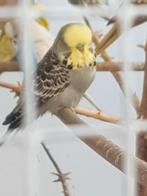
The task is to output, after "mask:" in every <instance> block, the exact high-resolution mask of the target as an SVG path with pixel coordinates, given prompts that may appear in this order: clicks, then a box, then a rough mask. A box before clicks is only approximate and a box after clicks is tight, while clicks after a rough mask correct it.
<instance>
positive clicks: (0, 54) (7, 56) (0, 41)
mask: <svg viewBox="0 0 147 196" xmlns="http://www.w3.org/2000/svg"><path fill="white" fill-rule="evenodd" d="M15 55H16V54H15V52H14V50H13V48H12V46H11V41H10V40H9V37H8V36H7V35H3V36H2V37H1V38H0V62H8V61H10V60H12V59H13V58H14V57H15Z"/></svg>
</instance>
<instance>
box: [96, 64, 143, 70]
mask: <svg viewBox="0 0 147 196" xmlns="http://www.w3.org/2000/svg"><path fill="white" fill-rule="evenodd" d="M123 65H124V63H123V62H98V63H97V71H111V72H112V71H113V72H118V71H119V72H123V71H124V69H123ZM128 66H129V67H131V69H130V70H128V71H144V63H142V62H138V63H136V62H131V63H129V62H128Z"/></svg>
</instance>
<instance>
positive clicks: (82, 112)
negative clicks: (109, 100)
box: [74, 107, 121, 123]
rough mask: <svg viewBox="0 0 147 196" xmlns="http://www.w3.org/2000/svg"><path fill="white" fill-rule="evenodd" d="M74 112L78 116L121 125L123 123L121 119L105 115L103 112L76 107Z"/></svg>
mask: <svg viewBox="0 0 147 196" xmlns="http://www.w3.org/2000/svg"><path fill="white" fill-rule="evenodd" d="M74 110H75V112H76V113H77V114H80V115H84V116H87V117H91V118H95V119H99V120H102V121H105V122H110V123H119V122H120V121H121V120H120V118H118V117H115V116H111V115H108V114H105V113H103V112H98V111H93V110H89V109H84V108H80V107H76V108H75V109H74Z"/></svg>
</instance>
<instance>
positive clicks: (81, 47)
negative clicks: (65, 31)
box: [76, 44, 84, 52]
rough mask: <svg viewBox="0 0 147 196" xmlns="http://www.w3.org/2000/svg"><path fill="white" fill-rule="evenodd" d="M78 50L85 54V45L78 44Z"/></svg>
mask: <svg viewBox="0 0 147 196" xmlns="http://www.w3.org/2000/svg"><path fill="white" fill-rule="evenodd" d="M76 48H77V49H78V50H79V51H80V52H83V51H84V45H83V44H78V45H77V46H76Z"/></svg>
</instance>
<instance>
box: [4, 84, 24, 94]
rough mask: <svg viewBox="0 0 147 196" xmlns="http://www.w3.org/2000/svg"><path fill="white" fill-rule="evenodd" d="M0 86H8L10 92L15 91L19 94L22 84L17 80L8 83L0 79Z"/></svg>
mask: <svg viewBox="0 0 147 196" xmlns="http://www.w3.org/2000/svg"><path fill="white" fill-rule="evenodd" d="M0 87H3V88H8V89H10V90H11V91H12V92H14V93H16V95H19V94H20V92H21V91H22V86H21V84H20V83H19V82H18V83H17V84H10V83H7V82H2V81H0Z"/></svg>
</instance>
